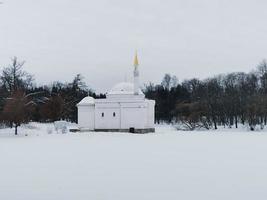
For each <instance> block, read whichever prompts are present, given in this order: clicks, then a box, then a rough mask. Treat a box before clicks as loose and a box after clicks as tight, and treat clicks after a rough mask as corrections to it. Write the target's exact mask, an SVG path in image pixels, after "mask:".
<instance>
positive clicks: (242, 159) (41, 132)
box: [0, 122, 267, 200]
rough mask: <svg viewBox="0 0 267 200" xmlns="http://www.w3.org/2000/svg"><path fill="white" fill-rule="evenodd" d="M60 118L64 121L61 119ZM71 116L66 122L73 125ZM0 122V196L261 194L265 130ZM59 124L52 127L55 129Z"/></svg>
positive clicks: (11, 199)
mask: <svg viewBox="0 0 267 200" xmlns="http://www.w3.org/2000/svg"><path fill="white" fill-rule="evenodd" d="M61 124H64V123H63V122H62V123H61ZM74 126H75V125H74V124H68V128H73V127H74ZM55 127H56V126H55V125H54V124H40V123H30V124H29V125H24V126H22V127H21V128H19V135H18V136H14V130H11V129H9V128H8V129H0V158H1V165H0V177H1V179H0V199H4V200H21V199H23V200H24V199H27V200H35V199H38V200H45V199H49V200H58V199H64V200H72V199H79V200H83V199H84V200H87V199H116V200H124V199H130V200H135V199H141V200H145V199H146V200H147V199H154V200H157V199H158V200H161V199H190V200H191V199H205V200H213V199H219V200H220V199H221V200H223V199H242V200H244V199H257V200H259V199H265V197H266V195H267V190H266V189H267V171H266V169H267V158H266V156H264V155H263V154H264V152H265V151H266V148H267V134H266V132H265V131H254V132H251V131H246V130H244V129H239V130H235V129H232V130H231V129H219V130H216V131H215V130H209V131H194V132H191V131H177V130H176V129H174V128H172V127H171V126H168V125H160V126H157V127H156V133H150V134H129V133H93V132H83V133H70V132H68V131H67V132H65V131H63V132H65V133H63V134H62V129H61V128H60V125H59V128H55ZM56 129H58V130H56Z"/></svg>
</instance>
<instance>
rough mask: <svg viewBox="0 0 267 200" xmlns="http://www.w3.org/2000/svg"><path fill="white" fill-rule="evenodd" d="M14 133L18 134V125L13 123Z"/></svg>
mask: <svg viewBox="0 0 267 200" xmlns="http://www.w3.org/2000/svg"><path fill="white" fill-rule="evenodd" d="M15 135H18V125H15Z"/></svg>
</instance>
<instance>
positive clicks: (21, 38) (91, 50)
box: [0, 0, 267, 92]
mask: <svg viewBox="0 0 267 200" xmlns="http://www.w3.org/2000/svg"><path fill="white" fill-rule="evenodd" d="M1 1H2V2H3V4H0V67H1V68H2V67H3V66H5V65H7V64H9V63H10V58H11V57H12V56H17V57H18V58H19V59H21V60H25V61H26V64H25V70H27V71H28V72H30V73H32V74H34V76H35V79H36V80H37V83H38V84H47V83H51V82H52V81H56V80H58V81H63V82H65V81H70V80H72V79H73V77H74V76H75V74H78V73H81V74H82V75H83V76H84V77H85V78H86V82H87V84H88V85H90V86H91V87H92V88H94V89H96V90H97V91H98V92H106V91H107V90H109V89H110V87H111V86H112V85H114V84H116V83H117V82H121V81H124V80H125V77H127V79H128V80H129V81H130V80H131V79H132V70H133V67H132V63H133V57H134V52H135V49H137V50H138V54H139V60H140V75H141V80H142V82H143V83H147V82H149V81H152V82H155V83H159V82H160V81H161V79H162V77H163V75H164V73H171V74H173V75H176V76H177V77H178V79H179V80H180V81H182V80H184V79H186V78H192V77H198V78H205V77H208V76H212V75H215V74H218V73H226V72H233V71H245V72H248V71H250V70H252V69H253V68H254V67H255V65H257V63H259V62H260V61H261V60H262V59H264V58H267V22H266V19H267V12H266V10H267V1H266V0H250V1H249V0H228V1H227V0H94V1H93V0H1Z"/></svg>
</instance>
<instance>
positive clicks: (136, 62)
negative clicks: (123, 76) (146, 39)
mask: <svg viewBox="0 0 267 200" xmlns="http://www.w3.org/2000/svg"><path fill="white" fill-rule="evenodd" d="M138 65H139V62H138V57H137V51H136V52H135V57H134V66H135V67H137V66H138Z"/></svg>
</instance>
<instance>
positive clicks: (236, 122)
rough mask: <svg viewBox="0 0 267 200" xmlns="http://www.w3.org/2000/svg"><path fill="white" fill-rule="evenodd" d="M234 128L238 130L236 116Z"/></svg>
mask: <svg viewBox="0 0 267 200" xmlns="http://www.w3.org/2000/svg"><path fill="white" fill-rule="evenodd" d="M235 128H238V126H237V116H235Z"/></svg>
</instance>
